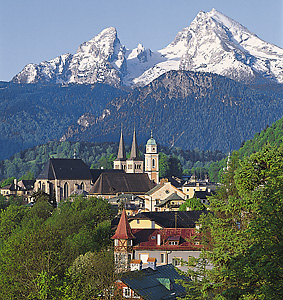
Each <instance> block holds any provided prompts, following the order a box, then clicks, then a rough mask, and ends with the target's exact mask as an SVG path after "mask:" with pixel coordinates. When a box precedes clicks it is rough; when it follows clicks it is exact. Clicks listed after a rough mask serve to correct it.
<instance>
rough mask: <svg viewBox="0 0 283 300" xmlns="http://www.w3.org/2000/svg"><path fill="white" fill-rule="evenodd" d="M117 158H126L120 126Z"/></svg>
mask: <svg viewBox="0 0 283 300" xmlns="http://www.w3.org/2000/svg"><path fill="white" fill-rule="evenodd" d="M117 159H120V160H126V151H125V144H124V138H123V131H122V128H121V136H120V142H119V149H118V156H117Z"/></svg>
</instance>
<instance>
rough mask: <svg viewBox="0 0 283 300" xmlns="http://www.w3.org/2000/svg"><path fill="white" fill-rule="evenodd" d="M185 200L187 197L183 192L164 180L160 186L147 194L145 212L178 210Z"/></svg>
mask: <svg viewBox="0 0 283 300" xmlns="http://www.w3.org/2000/svg"><path fill="white" fill-rule="evenodd" d="M175 195H177V196H175ZM169 197H170V198H169ZM174 198H175V200H174ZM185 199H186V195H185V193H184V192H183V191H182V190H180V189H178V188H176V187H175V186H174V185H172V183H171V182H169V181H168V180H166V179H164V180H163V179H162V180H161V181H160V183H159V184H157V185H156V186H155V187H153V188H152V189H151V190H149V191H148V192H147V193H146V194H145V210H148V211H166V210H178V209H179V206H180V205H181V204H182V203H184V201H185Z"/></svg>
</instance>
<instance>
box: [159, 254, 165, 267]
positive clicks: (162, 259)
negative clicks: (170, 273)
mask: <svg viewBox="0 0 283 300" xmlns="http://www.w3.org/2000/svg"><path fill="white" fill-rule="evenodd" d="M160 262H161V263H162V264H164V263H165V253H160Z"/></svg>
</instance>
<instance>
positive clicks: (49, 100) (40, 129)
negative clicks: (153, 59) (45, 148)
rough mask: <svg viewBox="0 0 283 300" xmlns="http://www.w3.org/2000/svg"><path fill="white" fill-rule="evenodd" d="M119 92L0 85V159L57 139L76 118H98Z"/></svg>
mask: <svg viewBox="0 0 283 300" xmlns="http://www.w3.org/2000/svg"><path fill="white" fill-rule="evenodd" d="M122 95H126V92H125V91H123V90H121V89H116V88H114V87H111V86H107V85H103V84H96V85H67V86H62V85H55V84H44V85H43V84H14V83H7V82H0V111H1V117H0V147H1V151H0V160H1V159H5V158H8V157H9V156H10V155H12V154H14V153H16V152H19V151H20V150H23V149H26V148H29V147H32V146H35V145H39V144H42V143H46V142H48V141H50V140H56V139H59V138H60V137H61V136H62V134H63V133H64V132H65V131H66V130H67V128H68V126H70V125H71V124H72V123H73V122H75V121H76V120H77V119H78V118H79V116H80V115H82V114H84V113H86V112H90V113H92V114H93V115H95V116H98V115H99V114H100V113H101V112H102V110H103V109H104V107H105V105H106V104H107V103H108V102H109V101H110V100H112V99H113V98H115V97H117V96H122Z"/></svg>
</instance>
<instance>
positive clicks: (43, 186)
mask: <svg viewBox="0 0 283 300" xmlns="http://www.w3.org/2000/svg"><path fill="white" fill-rule="evenodd" d="M42 190H43V192H45V183H44V182H42Z"/></svg>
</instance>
